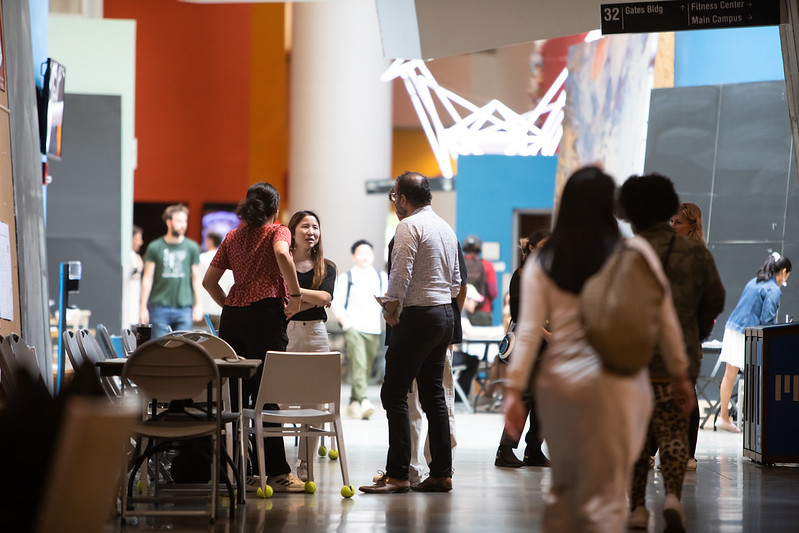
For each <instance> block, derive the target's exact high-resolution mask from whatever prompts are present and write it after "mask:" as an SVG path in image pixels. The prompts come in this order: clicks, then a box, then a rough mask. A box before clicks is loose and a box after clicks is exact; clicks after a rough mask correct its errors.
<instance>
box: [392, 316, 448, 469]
mask: <svg viewBox="0 0 799 533" xmlns="http://www.w3.org/2000/svg"><path fill="white" fill-rule="evenodd" d="M453 324H454V316H453V313H452V305H450V304H449V303H447V304H444V305H437V306H432V307H406V308H405V309H404V310H403V311H402V314H401V315H400V322H399V324H397V325H396V326H394V327H393V328H392V330H391V340H390V342H389V345H388V351H386V375H385V378H384V380H383V387H382V389H381V390H380V399H381V400H382V402H383V408H384V409H385V410H386V418H387V419H388V455H387V457H386V474H387V475H388V476H389V477H392V478H395V479H408V467H409V465H410V462H411V428H410V422H409V421H408V391H409V390H410V388H411V384H412V383H413V380H414V379H415V380H416V383H417V384H418V387H419V403H420V404H421V406H422V410H423V411H424V412H425V415H427V425H428V432H429V436H430V455H431V461H430V475H431V476H435V477H451V476H452V450H451V448H450V433H449V431H450V428H449V415H448V413H447V404H446V402H445V400H444V386H443V379H444V362H445V359H446V356H447V346H448V345H449V341H450V338H451V337H452V327H453Z"/></svg>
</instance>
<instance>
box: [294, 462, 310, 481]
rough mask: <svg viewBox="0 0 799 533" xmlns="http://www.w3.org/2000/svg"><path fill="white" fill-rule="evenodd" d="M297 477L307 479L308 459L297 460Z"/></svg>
mask: <svg viewBox="0 0 799 533" xmlns="http://www.w3.org/2000/svg"><path fill="white" fill-rule="evenodd" d="M297 477H298V478H300V479H301V480H302V481H308V461H297Z"/></svg>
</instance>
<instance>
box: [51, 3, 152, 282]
mask: <svg viewBox="0 0 799 533" xmlns="http://www.w3.org/2000/svg"><path fill="white" fill-rule="evenodd" d="M48 39H49V43H48V52H47V53H48V56H49V57H52V58H53V59H55V60H56V61H58V62H59V63H61V64H63V65H64V66H65V67H66V69H67V76H66V84H65V92H67V93H72V94H103V95H118V96H120V97H121V100H122V136H121V140H122V158H121V159H122V169H121V176H122V184H121V190H122V194H121V198H120V205H119V214H120V217H121V220H122V235H120V241H121V246H120V258H119V259H120V262H121V263H122V265H123V268H124V271H126V272H127V267H128V263H129V262H130V254H129V250H130V246H131V244H130V236H131V235H130V234H131V226H132V225H133V174H134V170H135V169H136V133H135V116H136V115H135V113H136V21H135V20H121V19H99V18H86V17H81V16H73V15H54V14H51V15H50V19H49V32H48ZM64 114H65V118H64V122H65V129H66V128H68V127H69V126H68V123H69V109H65V111H64ZM64 157H69V154H64ZM53 179H54V180H57V179H58V176H53Z"/></svg>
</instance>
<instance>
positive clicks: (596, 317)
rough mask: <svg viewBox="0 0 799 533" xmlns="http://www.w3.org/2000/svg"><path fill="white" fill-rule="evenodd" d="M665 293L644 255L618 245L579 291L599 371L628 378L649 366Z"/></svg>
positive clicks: (585, 325) (658, 328) (581, 310)
mask: <svg viewBox="0 0 799 533" xmlns="http://www.w3.org/2000/svg"><path fill="white" fill-rule="evenodd" d="M665 294H666V291H665V288H664V287H663V285H662V283H661V281H660V280H659V279H658V277H657V276H656V274H655V273H654V272H653V271H652V268H651V267H650V265H649V263H648V262H647V260H646V258H645V257H644V255H643V254H642V253H641V252H640V251H638V250H636V249H634V248H633V247H630V246H627V245H622V246H621V247H620V248H619V249H617V250H616V251H615V252H613V253H612V254H611V255H610V257H608V259H607V260H606V261H605V264H604V265H602V268H600V269H599V271H598V272H597V273H596V274H594V275H593V276H591V277H590V278H588V280H587V281H586V282H585V284H584V285H583V289H582V291H581V292H580V313H581V315H582V321H583V326H584V328H585V335H586V338H587V339H588V342H589V343H590V344H591V346H593V347H594V349H595V350H596V352H597V354H598V355H599V357H600V359H601V360H602V364H603V366H604V367H605V369H606V370H607V371H609V372H612V373H614V374H619V375H623V376H631V375H634V374H636V373H638V372H639V371H640V370H641V369H643V368H645V367H647V366H649V362H650V361H651V359H652V355H653V354H654V352H655V345H656V343H657V341H658V338H659V336H660V313H661V305H662V303H663V298H664V296H665Z"/></svg>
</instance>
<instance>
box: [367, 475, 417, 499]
mask: <svg viewBox="0 0 799 533" xmlns="http://www.w3.org/2000/svg"><path fill="white" fill-rule="evenodd" d="M373 481H374V485H364V486H363V487H358V490H360V491H361V492H366V493H368V494H397V493H400V492H408V491H409V490H411V483H410V481H408V480H407V479H394V478H391V477H388V475H386V474H383V475H381V476H378V477H377V478H376V479H373Z"/></svg>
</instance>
